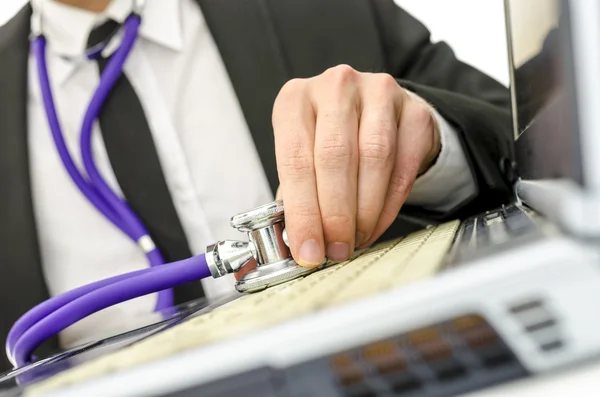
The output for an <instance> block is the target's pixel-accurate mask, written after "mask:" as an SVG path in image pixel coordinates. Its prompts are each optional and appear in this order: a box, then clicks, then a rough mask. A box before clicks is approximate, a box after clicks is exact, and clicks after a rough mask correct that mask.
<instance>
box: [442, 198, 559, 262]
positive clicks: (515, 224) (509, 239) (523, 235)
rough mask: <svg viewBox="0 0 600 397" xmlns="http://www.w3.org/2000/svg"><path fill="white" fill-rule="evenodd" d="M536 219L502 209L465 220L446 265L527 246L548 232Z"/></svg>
mask: <svg viewBox="0 0 600 397" xmlns="http://www.w3.org/2000/svg"><path fill="white" fill-rule="evenodd" d="M542 224H543V222H541V220H539V219H538V218H537V215H536V214H535V213H534V212H533V211H530V210H529V209H527V208H525V207H519V206H516V205H509V206H503V207H501V208H499V209H496V210H493V211H488V212H486V213H483V214H481V215H478V216H474V217H472V218H469V219H466V220H465V221H464V222H463V223H462V225H461V227H460V229H459V230H458V233H457V238H456V239H457V243H456V244H455V246H454V247H453V251H452V253H451V255H449V256H448V258H447V262H448V264H449V266H450V267H452V266H456V265H462V264H465V263H468V262H469V261H471V260H473V259H476V258H480V257H482V256H486V255H490V254H492V253H493V252H497V251H500V250H504V249H506V247H507V246H509V245H514V244H521V243H524V242H530V241H532V240H533V239H537V238H540V237H541V236H542V235H543V234H545V233H546V232H547V229H546V228H544V227H542Z"/></svg>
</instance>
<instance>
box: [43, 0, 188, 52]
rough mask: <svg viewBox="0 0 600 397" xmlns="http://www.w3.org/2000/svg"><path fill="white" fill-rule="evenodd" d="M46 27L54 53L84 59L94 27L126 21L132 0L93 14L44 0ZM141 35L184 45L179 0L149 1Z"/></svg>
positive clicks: (174, 46)
mask: <svg viewBox="0 0 600 397" xmlns="http://www.w3.org/2000/svg"><path fill="white" fill-rule="evenodd" d="M40 6H41V10H42V27H43V30H44V36H45V37H46V40H47V41H48V48H49V50H50V51H52V52H53V53H55V54H57V55H59V56H61V57H62V58H66V59H82V57H83V53H84V50H85V46H86V43H87V39H88V36H89V34H90V32H91V31H92V29H93V28H94V27H95V26H97V25H98V24H101V23H102V22H104V21H106V20H107V19H109V18H110V19H114V20H115V21H117V22H120V23H122V22H123V21H124V20H125V18H127V16H128V15H129V14H130V13H131V10H132V6H133V1H132V0H112V2H111V3H110V5H109V6H108V8H107V9H106V10H105V11H104V12H102V13H100V14H97V13H92V12H89V11H85V10H81V9H79V8H75V7H71V6H67V5H64V4H61V3H58V2H55V1H53V0H42V1H41V2H40ZM139 37H142V38H144V39H146V40H149V41H152V42H154V43H156V44H159V45H162V46H164V47H166V48H168V49H171V50H173V51H180V50H181V49H182V47H183V34H182V26H181V18H180V1H179V0H147V1H146V5H145V7H144V9H143V11H142V24H141V26H140V31H139Z"/></svg>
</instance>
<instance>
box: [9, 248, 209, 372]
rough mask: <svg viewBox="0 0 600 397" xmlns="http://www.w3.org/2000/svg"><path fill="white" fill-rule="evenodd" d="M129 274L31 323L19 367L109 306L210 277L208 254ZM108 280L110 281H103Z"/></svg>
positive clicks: (16, 355)
mask: <svg viewBox="0 0 600 397" xmlns="http://www.w3.org/2000/svg"><path fill="white" fill-rule="evenodd" d="M136 273H137V274H135V275H132V274H128V275H124V276H129V277H122V276H121V277H119V276H117V277H113V278H112V279H110V282H108V283H106V285H103V286H96V288H95V289H94V290H93V291H91V292H88V293H86V294H80V296H79V297H77V298H76V299H73V300H72V301H70V302H69V303H68V304H66V305H64V306H62V307H60V308H57V309H56V310H54V311H52V312H51V313H49V314H47V315H46V316H44V318H42V319H41V320H40V321H38V322H36V323H35V324H34V325H32V326H30V327H29V328H28V329H27V330H26V331H25V332H23V333H22V335H21V336H20V337H19V338H18V339H17V340H16V342H15V344H14V348H13V351H12V359H13V360H14V361H15V364H16V365H17V366H22V365H25V364H27V363H28V362H29V361H30V357H31V354H32V353H33V351H34V350H35V348H36V347H38V346H39V345H40V344H41V343H43V342H44V341H45V340H47V339H48V338H50V337H52V336H53V335H56V334H57V333H59V332H60V331H62V330H63V329H65V328H66V327H68V326H70V325H72V324H74V323H76V322H77V321H79V320H81V319H82V318H85V317H87V316H89V315H91V314H93V313H96V312H98V311H100V310H102V309H104V308H106V307H109V306H112V305H115V304H118V303H121V302H124V301H127V300H130V299H134V298H137V297H139V296H143V295H147V294H151V293H154V292H157V291H161V290H163V289H165V288H170V287H172V286H173V285H178V284H182V283H185V282H189V281H192V280H200V279H203V278H206V277H209V276H210V271H209V269H208V265H207V264H206V259H205V256H204V255H198V256H194V257H191V258H188V259H184V260H182V261H178V262H173V263H170V264H169V265H168V266H159V267H156V268H150V269H144V270H142V271H139V272H136ZM103 281H107V280H103Z"/></svg>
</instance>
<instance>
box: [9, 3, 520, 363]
mask: <svg viewBox="0 0 600 397" xmlns="http://www.w3.org/2000/svg"><path fill="white" fill-rule="evenodd" d="M198 3H199V5H200V7H201V9H202V12H203V14H204V16H205V18H206V21H207V23H208V26H209V28H210V31H211V33H212V35H213V36H214V39H215V41H216V44H217V46H218V49H219V51H220V53H221V56H222V58H223V60H224V62H225V65H226V68H227V71H228V73H229V77H230V78H231V81H232V83H233V86H234V88H235V92H236V94H237V97H238V99H239V102H240V103H241V106H242V109H243V113H244V116H245V118H246V121H247V124H248V125H249V127H250V131H251V132H252V136H253V138H254V142H255V144H256V147H257V149H258V152H259V155H260V159H261V161H262V164H263V166H264V168H265V171H266V173H267V177H268V180H269V183H270V186H271V188H272V189H273V192H275V189H276V188H277V186H278V180H277V172H276V162H275V152H274V145H273V132H272V126H271V111H272V105H273V101H274V99H275V97H276V96H277V94H278V92H279V90H280V88H281V87H282V85H283V84H284V83H285V82H286V81H288V80H289V79H291V78H294V77H309V76H314V75H317V74H320V73H322V72H323V71H324V70H325V69H327V68H329V67H331V66H335V65H338V64H349V65H351V66H353V67H354V68H356V69H357V70H360V71H371V72H387V73H389V74H391V75H393V76H395V77H396V78H397V80H398V83H399V84H401V85H403V86H404V87H406V88H408V89H410V90H412V91H414V92H416V93H417V94H418V95H420V96H421V97H423V98H425V99H426V100H427V101H428V102H430V103H431V104H433V105H434V106H435V107H436V108H437V110H438V111H439V112H440V114H441V115H442V116H443V117H445V118H446V119H447V120H448V121H449V122H450V123H451V124H452V125H453V126H454V127H456V129H457V130H458V132H459V137H460V141H461V143H462V145H463V147H464V150H465V152H466V154H467V157H468V161H469V164H470V166H471V167H472V169H473V171H474V175H475V177H476V180H477V186H478V196H477V198H475V199H474V200H473V201H472V202H470V203H465V205H464V206H462V207H461V208H460V209H459V210H458V211H456V212H454V213H448V214H435V213H427V212H424V211H419V210H418V209H417V208H409V207H405V208H404V209H403V210H402V212H401V214H400V215H410V216H412V217H415V218H418V219H426V220H427V222H439V221H444V220H446V219H449V218H454V217H463V216H466V215H469V214H472V213H475V212H478V211H480V210H481V209H483V208H487V207H489V206H494V205H497V204H500V203H504V202H506V201H507V200H509V198H510V197H511V194H512V190H511V188H510V180H508V179H507V177H505V173H504V172H503V171H504V168H503V167H501V166H500V164H504V163H506V162H507V161H509V160H510V159H511V158H512V145H511V122H510V115H509V95H508V92H507V90H506V89H505V88H504V87H503V86H502V85H500V84H499V83H497V82H496V81H494V80H493V79H491V78H490V77H488V76H486V75H484V74H483V73H480V72H479V71H477V70H475V69H473V68H472V67H470V66H468V65H466V64H464V63H462V62H460V61H458V60H457V59H456V58H455V56H454V54H453V52H452V51H451V49H450V48H449V47H448V46H447V45H446V44H444V43H436V44H433V43H432V42H431V41H430V36H429V32H428V31H427V29H426V28H425V27H424V26H423V25H422V24H421V23H419V22H418V21H417V20H415V19H414V18H412V17H411V16H410V15H409V14H407V13H406V12H405V11H403V10H402V9H400V8H398V7H397V6H396V5H395V4H394V2H393V0H302V1H297V0H243V1H223V0H198ZM30 15H31V8H30V6H29V5H27V6H25V7H24V8H23V9H22V10H21V11H20V12H19V13H18V14H17V15H16V16H15V17H14V18H13V19H12V20H10V21H9V22H8V23H7V24H6V25H5V26H3V27H2V28H0V182H1V188H0V340H1V341H2V342H4V340H5V337H6V334H7V332H8V329H9V327H10V326H11V325H12V324H13V323H14V321H15V320H17V318H18V317H19V316H20V315H22V314H23V313H24V312H25V311H27V310H28V309H30V308H31V307H33V306H34V305H36V304H38V303H40V302H41V301H43V300H45V299H47V298H48V291H47V288H46V285H45V282H44V277H43V274H42V260H43V258H41V257H40V251H39V248H38V240H37V234H36V219H35V216H34V213H33V209H32V196H31V185H30V174H29V172H30V170H29V166H28V164H29V159H28V156H29V154H28V150H27V128H28V126H27V101H28V98H27V76H28V67H27V58H28V51H29V44H28V36H29V26H30V21H29V17H30ZM49 150H50V149H49ZM405 220H406V218H403V217H402V216H400V217H399V220H398V221H397V222H396V223H395V224H394V225H393V226H392V228H390V231H389V234H388V235H393V234H398V233H404V232H407V231H410V230H412V229H414V228H416V227H420V224H419V222H417V223H416V225H415V224H412V225H410V224H409V223H407V222H406V221H405ZM49 347H50V348H52V347H55V346H54V345H51V346H49ZM46 352H47V350H44V351H41V352H40V354H44V353H46ZM0 363H2V364H0V370H2V369H6V368H8V363H7V362H6V361H4V358H3V357H2V358H0Z"/></svg>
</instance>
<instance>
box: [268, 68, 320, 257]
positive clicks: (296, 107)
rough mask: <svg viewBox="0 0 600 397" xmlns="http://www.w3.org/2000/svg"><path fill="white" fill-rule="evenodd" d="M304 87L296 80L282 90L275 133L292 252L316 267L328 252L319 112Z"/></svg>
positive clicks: (276, 105)
mask: <svg viewBox="0 0 600 397" xmlns="http://www.w3.org/2000/svg"><path fill="white" fill-rule="evenodd" d="M303 84H304V83H303V82H301V81H297V80H292V81H290V82H289V83H288V84H286V86H284V88H283V89H282V90H281V92H280V94H279V96H278V97H277V100H276V101H275V105H274V108H273V130H274V133H275V156H276V159H277V172H278V175H279V182H280V187H279V189H280V192H279V194H280V196H281V197H283V204H284V207H285V227H286V231H287V235H288V241H289V244H290V250H291V252H292V256H293V257H294V259H295V260H296V262H298V264H300V265H301V266H306V267H314V266H318V265H320V264H321V263H322V262H323V260H324V258H325V253H324V252H325V250H324V248H323V247H324V242H323V227H322V224H321V213H320V210H319V201H318V198H317V181H316V176H315V167H314V155H313V152H314V144H315V133H314V131H315V112H314V110H313V107H312V105H311V103H310V100H309V98H308V96H307V95H306V94H305V92H306V90H305V88H304V86H303Z"/></svg>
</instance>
